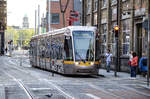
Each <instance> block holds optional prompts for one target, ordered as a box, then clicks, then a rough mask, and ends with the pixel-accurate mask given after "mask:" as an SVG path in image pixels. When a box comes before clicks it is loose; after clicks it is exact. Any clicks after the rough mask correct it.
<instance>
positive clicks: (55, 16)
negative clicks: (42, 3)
mask: <svg viewBox="0 0 150 99" xmlns="http://www.w3.org/2000/svg"><path fill="white" fill-rule="evenodd" d="M48 1H50V2H51V5H50V9H51V12H50V13H51V25H50V26H51V29H60V28H63V27H64V26H63V15H62V13H61V10H60V4H59V0H48ZM61 1H62V5H63V7H62V8H64V5H65V4H66V1H67V0H61ZM47 3H48V2H47ZM77 6H78V7H77ZM47 7H48V4H47ZM70 10H76V11H79V12H81V1H80V0H70V1H69V4H68V7H67V9H66V13H65V26H69V21H68V19H69V16H70ZM47 20H48V8H47ZM75 24H76V25H79V24H80V22H76V23H75ZM46 26H47V30H48V21H47V25H46Z"/></svg>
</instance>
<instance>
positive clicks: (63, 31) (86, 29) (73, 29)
mask: <svg viewBox="0 0 150 99" xmlns="http://www.w3.org/2000/svg"><path fill="white" fill-rule="evenodd" d="M68 30H69V31H71V32H72V31H78V30H80V31H95V30H96V27H93V26H68V27H65V28H62V29H57V30H53V31H50V32H47V33H43V34H39V35H35V36H33V37H32V38H36V37H40V36H48V35H51V34H52V35H56V34H61V33H65V31H68Z"/></svg>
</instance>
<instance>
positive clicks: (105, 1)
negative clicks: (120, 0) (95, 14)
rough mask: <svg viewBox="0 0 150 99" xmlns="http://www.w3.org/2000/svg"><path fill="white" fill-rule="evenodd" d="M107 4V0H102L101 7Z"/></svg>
mask: <svg viewBox="0 0 150 99" xmlns="http://www.w3.org/2000/svg"><path fill="white" fill-rule="evenodd" d="M106 6H107V0H102V8H103V7H106Z"/></svg>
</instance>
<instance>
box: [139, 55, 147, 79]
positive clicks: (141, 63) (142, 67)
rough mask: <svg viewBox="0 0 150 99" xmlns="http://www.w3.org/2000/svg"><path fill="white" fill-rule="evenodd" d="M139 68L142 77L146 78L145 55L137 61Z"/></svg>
mask: <svg viewBox="0 0 150 99" xmlns="http://www.w3.org/2000/svg"><path fill="white" fill-rule="evenodd" d="M139 68H140V72H141V74H142V75H143V77H145V76H146V73H147V71H148V67H147V57H146V56H145V53H143V54H142V57H141V58H140V61H139Z"/></svg>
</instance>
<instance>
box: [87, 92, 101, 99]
mask: <svg viewBox="0 0 150 99" xmlns="http://www.w3.org/2000/svg"><path fill="white" fill-rule="evenodd" d="M86 95H87V96H89V97H91V98H93V99H101V98H100V97H97V96H95V95H92V94H89V93H88V94H86Z"/></svg>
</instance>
